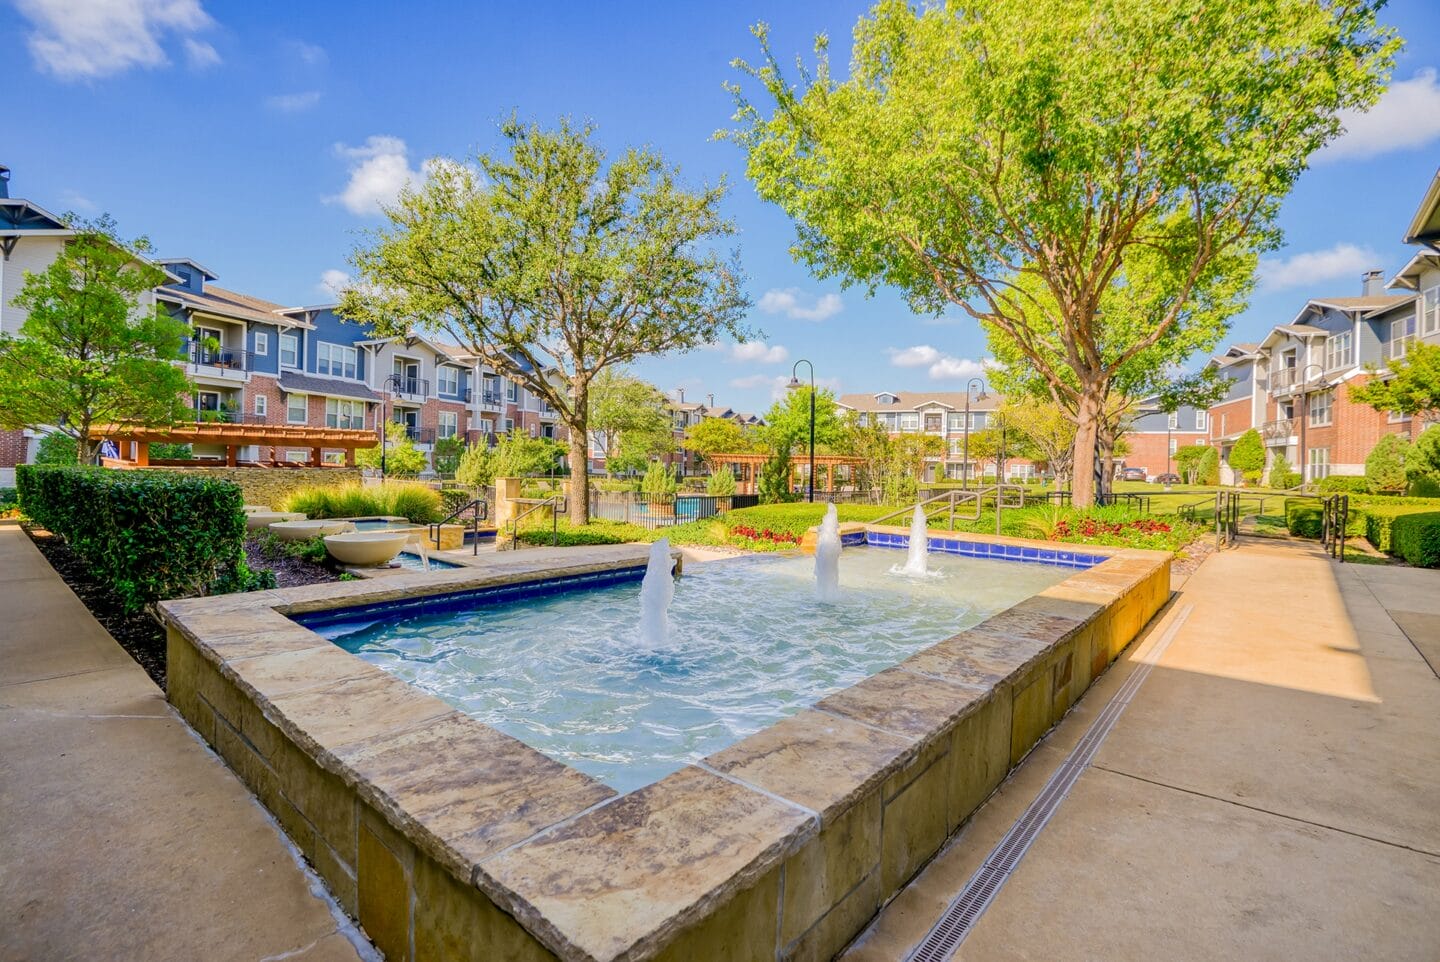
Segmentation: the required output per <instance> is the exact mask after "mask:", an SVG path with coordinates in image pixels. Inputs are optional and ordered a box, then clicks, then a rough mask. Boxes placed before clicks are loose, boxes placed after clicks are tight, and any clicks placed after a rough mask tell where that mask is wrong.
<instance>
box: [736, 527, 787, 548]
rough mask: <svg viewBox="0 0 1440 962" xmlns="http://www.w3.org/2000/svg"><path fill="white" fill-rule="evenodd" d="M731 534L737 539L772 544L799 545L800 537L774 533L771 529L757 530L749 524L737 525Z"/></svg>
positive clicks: (783, 532)
mask: <svg viewBox="0 0 1440 962" xmlns="http://www.w3.org/2000/svg"><path fill="white" fill-rule="evenodd" d="M730 534H731V535H732V536H735V537H740V538H749V539H750V540H751V541H769V542H771V543H772V544H799V543H800V536H799V535H798V534H791V533H790V532H788V531H772V530H771V529H769V528H762V529H760V530H756V529H755V528H753V527H751V526H750V525H748V524H737V525H735V526H734V527H732V528H731V529H730Z"/></svg>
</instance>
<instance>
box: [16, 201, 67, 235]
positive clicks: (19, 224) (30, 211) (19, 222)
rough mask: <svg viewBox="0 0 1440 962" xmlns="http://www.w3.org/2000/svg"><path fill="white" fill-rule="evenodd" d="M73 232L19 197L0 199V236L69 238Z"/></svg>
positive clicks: (50, 214) (54, 217) (60, 221)
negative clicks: (44, 235)
mask: <svg viewBox="0 0 1440 962" xmlns="http://www.w3.org/2000/svg"><path fill="white" fill-rule="evenodd" d="M74 233H75V232H74V231H73V230H71V229H70V225H69V224H66V223H65V222H64V221H63V220H61V219H60V218H58V217H56V216H55V215H54V214H52V213H50V212H49V211H47V210H46V209H45V208H43V207H41V206H40V205H39V204H32V203H31V202H30V201H28V200H23V199H21V198H19V197H0V236H4V237H11V236H14V235H16V234H49V235H56V236H69V235H72V234H74Z"/></svg>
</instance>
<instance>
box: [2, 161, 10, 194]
mask: <svg viewBox="0 0 1440 962" xmlns="http://www.w3.org/2000/svg"><path fill="white" fill-rule="evenodd" d="M9 196H10V168H9V167H0V197H9Z"/></svg>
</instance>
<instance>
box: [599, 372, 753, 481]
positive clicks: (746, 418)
mask: <svg viewBox="0 0 1440 962" xmlns="http://www.w3.org/2000/svg"><path fill="white" fill-rule="evenodd" d="M666 408H667V409H668V411H669V415H670V425H671V428H670V430H671V435H672V437H673V439H674V442H675V448H674V450H673V451H671V452H670V453H668V454H666V455H664V456H662V457H661V459H660V461H661V463H662V464H665V465H666V466H668V467H669V468H670V469H671V470H672V471H675V472H676V473H677V474H678V475H679V476H681V477H688V476H691V475H698V474H704V473H706V471H707V470H708V468H707V466H706V464H705V462H704V461H703V460H702V459H701V458H700V457H699V456H698V455H696V454H695V452H693V451H687V450H686V449H685V448H684V447H683V446H682V442H683V441H684V440H685V436H686V434H687V433H688V432H689V431H690V429H691V428H693V427H694V426H695V425H697V424H699V423H700V422H701V421H704V420H705V419H706V418H723V419H725V420H729V421H734V422H735V423H736V424H737V425H739V426H740V429H741V430H742V431H749V430H751V429H752V428H757V427H762V426H763V425H764V424H765V420H764V418H761V417H760V416H759V415H756V414H751V413H749V412H745V411H737V410H736V409H735V408H732V407H722V406H717V405H716V403H715V395H713V394H709V395H706V399H705V403H704V404H701V403H699V402H697V401H686V400H685V389H684V388H677V389H676V391H675V396H674V397H673V398H667V399H666ZM590 468H591V470H593V471H602V472H603V471H604V470H605V436H604V434H603V433H601V432H594V433H592V435H591V437H590Z"/></svg>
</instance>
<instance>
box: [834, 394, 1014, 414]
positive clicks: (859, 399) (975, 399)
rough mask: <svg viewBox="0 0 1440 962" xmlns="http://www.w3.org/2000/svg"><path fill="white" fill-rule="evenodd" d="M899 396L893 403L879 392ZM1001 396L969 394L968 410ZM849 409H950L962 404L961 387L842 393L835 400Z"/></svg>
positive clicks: (996, 401)
mask: <svg viewBox="0 0 1440 962" xmlns="http://www.w3.org/2000/svg"><path fill="white" fill-rule="evenodd" d="M885 395H888V396H892V397H896V398H899V401H898V402H897V403H895V404H882V403H880V401H879V400H878V399H879V398H880V397H881V396H885ZM1000 400H1001V398H1000V397H999V395H997V394H995V393H994V392H993V391H992V392H990V393H988V394H986V395H985V397H984V398H980V397H979V396H978V395H973V394H972V395H970V410H972V411H988V410H991V409H992V408H994V407H996V406H997V405H999V403H1000ZM836 403H837V404H839V405H840V406H841V407H843V408H849V409H850V410H852V411H918V410H919V409H920V408H922V407H935V406H938V407H944V408H948V409H950V410H952V411H954V410H960V409H961V408H963V407H965V392H964V391H877V392H875V393H874V394H842V395H840V397H839V398H838V399H837V401H836Z"/></svg>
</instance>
